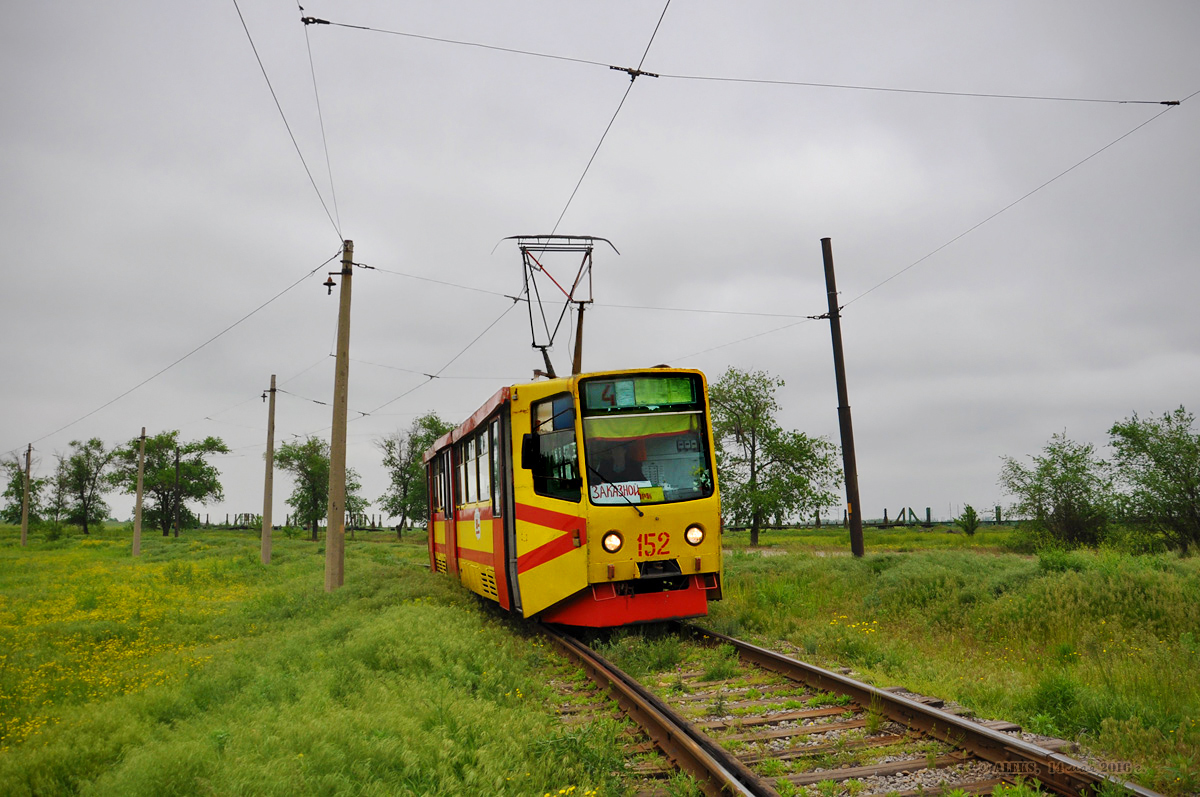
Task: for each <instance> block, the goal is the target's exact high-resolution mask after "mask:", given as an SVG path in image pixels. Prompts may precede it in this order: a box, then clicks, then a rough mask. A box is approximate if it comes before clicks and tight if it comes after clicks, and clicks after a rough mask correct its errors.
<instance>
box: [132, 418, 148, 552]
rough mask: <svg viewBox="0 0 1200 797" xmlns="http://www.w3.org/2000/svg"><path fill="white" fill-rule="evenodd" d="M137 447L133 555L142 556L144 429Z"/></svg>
mask: <svg viewBox="0 0 1200 797" xmlns="http://www.w3.org/2000/svg"><path fill="white" fill-rule="evenodd" d="M139 439H140V443H139V445H138V480H137V498H136V499H135V500H134V502H133V555H134V556H141V555H142V478H143V476H145V473H146V427H145V426H143V427H142V436H141V438H139Z"/></svg>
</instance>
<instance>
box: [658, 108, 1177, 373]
mask: <svg viewBox="0 0 1200 797" xmlns="http://www.w3.org/2000/svg"><path fill="white" fill-rule="evenodd" d="M1197 94H1200V90H1197V91H1194V92H1192V93H1191V94H1189V95H1187V96H1186V97H1184V98H1183V99H1182V100H1180V101H1179V102H1178V103H1174V104H1171V105H1169V106H1168V107H1166V108H1164V109H1162V110H1161V111H1159V112H1158V113H1156V114H1155V115H1154V116H1151V117H1150V118H1149V119H1147V120H1145V121H1144V122H1142V123H1141V124H1139V125H1138V126H1137V127H1134V128H1133V129H1132V130H1129V131H1128V132H1126V133H1124V134H1122V135H1120V136H1118V137H1117V138H1115V139H1113V140H1112V141H1110V142H1109V143H1107V144H1105V145H1104V146H1103V147H1101V148H1100V149H1098V150H1096V151H1095V152H1093V153H1092V154H1090V155H1088V156H1087V157H1086V158H1084V159H1083V160H1080V161H1079V162H1077V163H1076V164H1074V165H1073V166H1071V167H1070V168H1068V169H1065V170H1063V171H1062V172H1059V173H1058V174H1057V175H1055V176H1054V177H1052V178H1050V179H1049V180H1047V181H1046V182H1044V183H1042V184H1041V185H1039V186H1038V187H1037V188H1034V189H1033V190H1032V191H1029V192H1027V193H1026V194H1024V195H1023V196H1021V197H1019V198H1018V199H1016V200H1014V201H1012V202H1010V203H1009V204H1007V205H1005V206H1004V207H1003V208H1001V209H1000V210H997V211H996V212H995V213H993V214H991V215H990V216H988V217H987V218H985V219H983V220H982V221H980V222H978V223H976V224H975V225H973V226H971V227H969V228H968V229H966V230H964V231H963V232H961V233H959V234H958V235H956V236H954V237H953V238H951V239H950V240H949V241H946V242H945V243H944V244H942V245H941V246H939V247H937V248H936V249H934V250H933V251H931V252H929V253H928V254H926V255H924V256H923V257H921V258H919V259H917V260H915V261H913V262H912V263H910V264H908V265H907V266H905V267H904V268H902V269H900V270H899V271H897V272H896V273H895V274H892V275H891V276H890V277H888V278H887V279H885V280H883V281H881V282H879V283H877V284H875V285H874V286H872V287H870V288H868V289H867V290H865V291H863V292H862V293H860V294H858V295H857V296H855V297H854V298H853V299H850V300H849V301H847V302H846V303H845V304H843V305H842V307H846V306H848V305H850V304H853V303H854V302H857V301H858V300H859V299H862V298H863V297H865V296H866V295H868V294H870V293H872V292H873V291H875V290H877V289H879V288H881V287H883V286H884V285H886V284H887V283H889V282H891V281H892V280H894V279H896V277H899V276H900V275H901V274H903V273H905V272H906V271H908V270H910V269H912V268H914V267H916V266H917V265H919V264H921V263H923V262H925V261H926V260H928V259H929V258H931V257H933V256H934V255H936V254H937V253H938V252H940V251H942V250H943V249H945V248H946V247H948V246H950V245H951V244H953V243H955V242H956V241H958V240H960V239H962V238H963V237H965V236H967V235H969V234H970V233H972V232H974V231H975V230H977V229H979V228H980V227H982V226H983V225H985V224H987V223H988V222H989V221H991V220H992V219H994V218H996V217H997V216H999V215H1000V214H1002V213H1004V212H1005V211H1006V210H1009V209H1010V208H1012V207H1014V206H1016V205H1017V204H1019V203H1021V202H1023V201H1024V200H1026V199H1028V198H1029V197H1031V196H1033V195H1034V194H1036V193H1037V192H1038V191H1041V190H1042V189H1043V188H1045V187H1046V186H1048V185H1050V184H1051V183H1054V182H1055V181H1057V180H1059V179H1060V178H1062V177H1065V176H1066V175H1067V174H1069V173H1071V172H1073V171H1074V170H1075V169H1077V168H1079V167H1080V166H1082V165H1083V164H1085V163H1087V162H1088V161H1090V160H1091V159H1092V158H1095V157H1096V156H1097V155H1099V154H1100V153H1102V152H1104V151H1105V150H1107V149H1109V148H1110V147H1112V146H1113V145H1115V144H1117V143H1119V142H1120V141H1122V140H1124V139H1126V138H1128V137H1129V136H1131V135H1133V134H1134V133H1136V132H1137V131H1138V130H1141V129H1142V128H1143V127H1145V126H1146V125H1148V124H1150V123H1151V122H1153V121H1154V120H1155V119H1158V118H1159V117H1161V116H1162V115H1163V114H1165V113H1167V112H1169V111H1171V110H1173V109H1174V108H1175V107H1177V106H1178V105H1181V104H1183V103H1185V102H1187V101H1188V100H1190V99H1192V98H1193V97H1195V96H1196V95H1197ZM809 320H813V319H805V320H804V321H798V322H796V323H795V324H785V325H784V326H781V327H776V328H774V329H768V330H766V331H765V332H759V333H756V334H754V335H749V336H747V337H744V338H739V339H737V340H732V341H730V342H728V343H722V344H720V345H718V346H712V347H710V348H707V349H704V350H702V351H697V352H693V353H691V354H685V355H683V356H682V357H675V358H674V360H675V361H678V360H686V359H689V358H691V357H697V356H699V355H701V354H707V353H708V352H710V351H716V350H717V349H722V348H725V347H726V346H733V345H735V344H738V343H743V342H745V341H747V340H753V339H754V338H760V337H763V336H765V335H771V334H774V333H775V332H782V331H783V330H785V329H790V328H792V327H794V326H799V325H800V324H803V323H805V322H806V321H809Z"/></svg>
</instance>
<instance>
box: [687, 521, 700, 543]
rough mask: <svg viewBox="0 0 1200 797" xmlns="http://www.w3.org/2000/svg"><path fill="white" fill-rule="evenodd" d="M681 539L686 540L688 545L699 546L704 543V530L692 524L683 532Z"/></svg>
mask: <svg viewBox="0 0 1200 797" xmlns="http://www.w3.org/2000/svg"><path fill="white" fill-rule="evenodd" d="M683 538H684V539H685V540H687V543H688V545H699V544H700V543H702V542H704V528H703V527H702V526H700V525H698V524H696V523H693V524H692V525H690V526H688V527H687V530H686V531H684V532H683Z"/></svg>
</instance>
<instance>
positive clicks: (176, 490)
mask: <svg viewBox="0 0 1200 797" xmlns="http://www.w3.org/2000/svg"><path fill="white" fill-rule="evenodd" d="M182 497H183V496H181V495H180V494H179V446H175V536H176V537H178V536H179V505H180V504H182V503H183V501H182V500H180V499H182Z"/></svg>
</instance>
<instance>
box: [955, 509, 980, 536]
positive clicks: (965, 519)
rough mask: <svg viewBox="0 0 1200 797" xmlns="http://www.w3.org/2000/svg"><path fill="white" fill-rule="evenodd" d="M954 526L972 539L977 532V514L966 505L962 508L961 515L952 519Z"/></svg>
mask: <svg viewBox="0 0 1200 797" xmlns="http://www.w3.org/2000/svg"><path fill="white" fill-rule="evenodd" d="M954 525H956V526H958V527H959V528H960V529H962V530H963V532H964V533H965V534H966V535H967V536H968V537H973V536H974V535H975V532H976V531H978V530H979V513H978V512H976V511H975V507H973V506H971V505H970V504H967V505H966V506H965V507H963V513H962V514H961V515H959V516H958V517H957V518H955V519H954Z"/></svg>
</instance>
